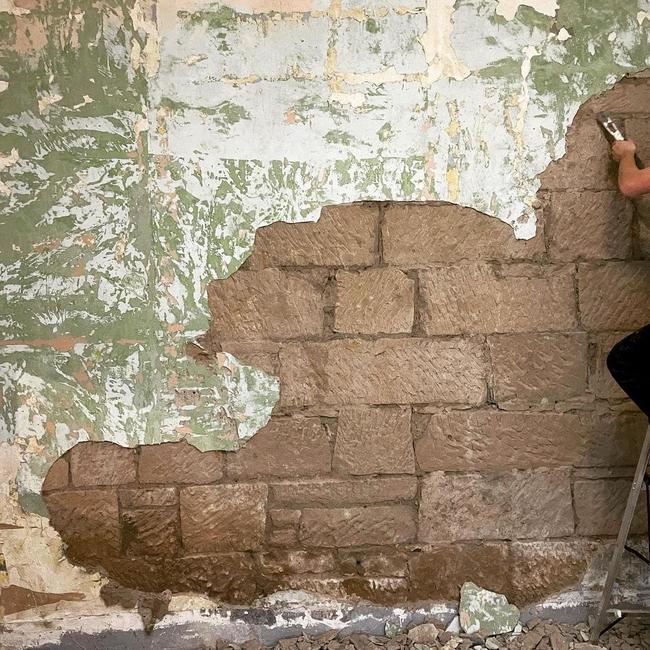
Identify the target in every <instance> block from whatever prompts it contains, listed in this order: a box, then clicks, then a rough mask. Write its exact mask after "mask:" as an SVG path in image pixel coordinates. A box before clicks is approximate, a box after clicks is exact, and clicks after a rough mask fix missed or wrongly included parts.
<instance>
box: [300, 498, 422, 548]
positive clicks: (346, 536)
mask: <svg viewBox="0 0 650 650" xmlns="http://www.w3.org/2000/svg"><path fill="white" fill-rule="evenodd" d="M415 534H416V523H415V513H414V510H413V508H412V507H411V506H406V505H404V506H366V507H361V508H354V507H353V508H338V509H336V508H332V509H325V508H306V509H305V510H303V513H302V520H301V522H300V541H301V542H302V543H303V544H304V545H305V546H320V547H330V548H338V547H341V546H361V545H363V544H379V545H381V544H401V543H406V542H411V541H413V540H414V539H415Z"/></svg>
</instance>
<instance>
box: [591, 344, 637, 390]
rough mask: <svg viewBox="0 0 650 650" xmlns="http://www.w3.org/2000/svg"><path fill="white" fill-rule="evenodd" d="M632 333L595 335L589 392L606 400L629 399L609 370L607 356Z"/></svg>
mask: <svg viewBox="0 0 650 650" xmlns="http://www.w3.org/2000/svg"><path fill="white" fill-rule="evenodd" d="M628 334H630V332H612V333H603V334H593V335H592V337H591V344H592V348H593V357H592V362H591V367H590V372H589V390H590V391H592V392H593V393H594V395H596V397H602V398H604V399H627V395H626V393H625V391H623V389H622V388H621V387H620V386H619V385H618V384H617V383H616V381H614V377H612V375H611V374H610V372H609V369H608V368H607V355H608V354H609V353H610V352H611V350H612V348H613V347H614V346H615V345H616V344H617V343H618V342H619V341H620V340H621V339H623V338H625V337H626V336H627V335H628Z"/></svg>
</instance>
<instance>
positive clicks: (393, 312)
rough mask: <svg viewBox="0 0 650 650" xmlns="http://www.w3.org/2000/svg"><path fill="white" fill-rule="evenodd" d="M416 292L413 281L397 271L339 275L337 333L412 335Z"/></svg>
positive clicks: (391, 269) (357, 272)
mask: <svg viewBox="0 0 650 650" xmlns="http://www.w3.org/2000/svg"><path fill="white" fill-rule="evenodd" d="M413 292H414V282H413V280H411V279H410V278H408V277H407V276H406V275H405V274H404V273H403V272H402V271H399V270H398V269H395V268H391V267H386V268H374V269H367V270H364V271H339V272H338V273H337V274H336V310H335V312H334V329H335V331H337V332H343V333H348V334H379V333H383V334H400V333H404V332H410V331H411V329H412V328H413V310H414V304H413V301H414V293H413Z"/></svg>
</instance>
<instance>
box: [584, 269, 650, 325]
mask: <svg viewBox="0 0 650 650" xmlns="http://www.w3.org/2000/svg"><path fill="white" fill-rule="evenodd" d="M578 291H579V295H580V317H581V322H582V325H583V326H584V327H586V328H587V329H590V330H634V329H637V328H639V327H641V326H642V325H645V324H646V323H648V322H649V321H650V262H606V263H603V264H581V265H580V267H579V270H578Z"/></svg>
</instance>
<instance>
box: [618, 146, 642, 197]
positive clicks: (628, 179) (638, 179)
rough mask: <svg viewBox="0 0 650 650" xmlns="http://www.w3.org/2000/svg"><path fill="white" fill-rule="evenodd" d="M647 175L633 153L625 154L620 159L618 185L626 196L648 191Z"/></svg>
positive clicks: (638, 194) (634, 195) (635, 195)
mask: <svg viewBox="0 0 650 650" xmlns="http://www.w3.org/2000/svg"><path fill="white" fill-rule="evenodd" d="M645 176H646V175H645V174H643V173H642V172H641V170H640V169H639V168H638V167H637V164H636V160H635V159H634V154H633V153H630V154H627V155H625V156H623V158H621V160H620V161H619V163H618V187H619V189H620V190H621V192H623V194H625V196H628V197H630V198H635V197H637V196H640V195H641V194H643V193H644V192H647V189H646V187H645V186H646V185H647V180H646V179H645Z"/></svg>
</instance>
